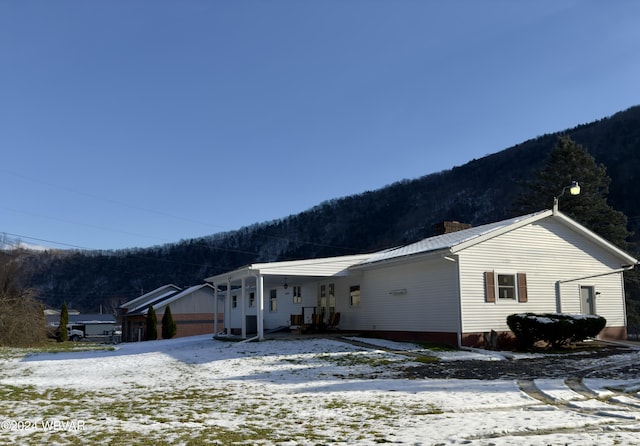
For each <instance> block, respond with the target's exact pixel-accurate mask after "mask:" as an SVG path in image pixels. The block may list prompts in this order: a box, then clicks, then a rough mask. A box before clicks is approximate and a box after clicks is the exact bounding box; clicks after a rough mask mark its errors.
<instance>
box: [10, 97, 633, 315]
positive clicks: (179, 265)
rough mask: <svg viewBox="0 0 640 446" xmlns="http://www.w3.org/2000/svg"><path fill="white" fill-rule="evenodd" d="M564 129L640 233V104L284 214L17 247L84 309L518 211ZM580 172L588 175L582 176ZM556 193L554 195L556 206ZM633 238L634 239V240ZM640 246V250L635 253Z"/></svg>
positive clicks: (52, 290)
mask: <svg viewBox="0 0 640 446" xmlns="http://www.w3.org/2000/svg"><path fill="white" fill-rule="evenodd" d="M559 135H566V136H569V137H570V138H572V139H573V140H574V141H576V142H577V143H579V144H581V145H583V146H584V147H585V148H586V149H587V150H588V151H589V152H590V153H591V155H593V156H594V157H595V159H596V161H597V162H598V163H603V164H604V165H605V166H606V167H607V173H608V175H609V176H610V177H611V179H612V182H611V187H610V194H609V204H611V205H612V206H613V207H614V208H615V209H617V210H619V211H622V212H624V213H625V214H626V215H627V216H628V218H629V229H630V230H631V231H633V232H635V234H636V235H635V236H634V241H637V240H638V239H639V235H640V200H638V197H639V196H640V182H637V181H634V180H635V179H634V173H636V172H640V106H638V107H633V108H631V109H629V110H626V111H624V112H620V113H618V114H616V115H614V116H612V117H609V118H605V119H602V120H599V121H596V122H593V123H590V124H585V125H580V126H578V127H576V128H573V129H570V130H566V131H563V132H559V133H557V134H550V135H544V136H540V137H537V138H535V139H532V140H529V141H527V142H524V143H522V144H519V145H517V146H514V147H511V148H509V149H506V150H503V151H501V152H498V153H495V154H493V155H489V156H486V157H484V158H481V159H477V160H476V159H474V160H472V161H470V162H468V163H467V164H465V165H463V166H459V167H454V168H452V169H451V170H447V171H443V172H439V173H434V174H430V175H426V176H424V177H421V178H418V179H413V180H402V181H399V182H397V183H394V184H391V185H389V186H386V187H384V188H382V189H379V190H375V191H368V192H364V193H361V194H358V195H353V196H349V197H344V198H337V199H334V200H330V201H327V202H324V203H321V204H319V205H317V206H315V207H313V208H311V209H309V210H307V211H304V212H302V213H300V214H297V215H291V216H288V217H285V218H282V219H281V220H276V221H271V222H265V223H257V224H255V225H252V226H249V227H244V228H241V229H239V230H237V231H231V232H226V233H220V234H215V235H212V236H209V237H204V238H199V239H191V240H183V241H180V242H176V243H172V244H167V245H162V246H158V247H152V248H146V249H131V250H121V251H112V252H104V251H99V252H86V251H83V252H73V251H47V252H44V253H33V252H27V251H20V252H16V255H20V256H21V258H22V260H23V261H24V263H25V266H27V268H25V271H26V272H28V274H26V275H25V277H24V278H23V282H24V284H25V285H28V286H32V287H34V288H36V289H37V290H38V291H39V293H40V296H41V298H42V299H43V300H44V301H45V303H46V304H48V305H50V306H53V307H59V306H60V305H61V303H62V301H63V300H66V301H67V302H68V303H69V304H70V306H73V307H75V308H77V309H79V310H81V311H86V312H88V311H97V310H98V308H99V307H100V305H102V306H103V308H113V307H114V306H117V305H118V304H119V303H122V302H124V301H126V300H129V299H131V298H133V297H135V296H137V295H139V294H140V293H141V292H143V291H149V290H151V289H153V288H156V287H158V286H160V285H164V284H167V283H174V284H176V285H179V286H185V285H189V284H196V283H201V282H202V281H203V279H204V278H205V277H207V276H211V275H214V274H218V273H221V272H223V271H225V270H229V269H232V268H235V267H238V266H242V265H246V264H249V263H253V262H266V261H276V260H291V259H300V258H312V257H322V256H333V255H343V254H353V253H362V252H371V251H375V250H379V249H383V248H387V247H391V246H396V245H399V244H404V243H408V242H412V241H415V240H418V239H421V238H424V237H427V236H430V235H433V234H434V232H435V231H434V225H435V224H437V223H440V222H442V221H444V220H458V221H462V222H465V223H471V224H473V225H479V224H484V223H488V222H493V221H497V220H501V219H504V218H508V217H511V216H514V214H516V213H517V210H516V209H515V206H514V202H515V199H516V197H517V194H518V193H519V192H520V191H521V189H522V187H523V186H522V181H523V180H527V179H531V178H532V176H533V175H534V172H535V171H537V170H538V169H540V167H541V166H542V165H543V163H544V161H545V159H546V158H547V156H548V154H549V152H550V151H551V150H552V148H553V147H554V145H555V143H556V141H557V138H558V136H559ZM577 180H578V181H579V178H578V179H577ZM552 203H553V197H549V205H548V208H551V206H552ZM632 246H633V245H632ZM635 254H636V255H637V254H638V253H637V252H635Z"/></svg>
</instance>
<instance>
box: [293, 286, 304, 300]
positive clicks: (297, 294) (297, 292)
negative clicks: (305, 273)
mask: <svg viewBox="0 0 640 446" xmlns="http://www.w3.org/2000/svg"><path fill="white" fill-rule="evenodd" d="M293 303H294V304H301V303H302V287H300V286H294V287H293Z"/></svg>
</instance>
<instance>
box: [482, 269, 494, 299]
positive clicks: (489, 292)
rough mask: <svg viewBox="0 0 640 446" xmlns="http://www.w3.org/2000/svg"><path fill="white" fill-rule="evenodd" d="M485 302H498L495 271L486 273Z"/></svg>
mask: <svg viewBox="0 0 640 446" xmlns="http://www.w3.org/2000/svg"><path fill="white" fill-rule="evenodd" d="M484 301H485V302H495V301H496V283H495V278H494V273H493V271H486V272H485V273H484Z"/></svg>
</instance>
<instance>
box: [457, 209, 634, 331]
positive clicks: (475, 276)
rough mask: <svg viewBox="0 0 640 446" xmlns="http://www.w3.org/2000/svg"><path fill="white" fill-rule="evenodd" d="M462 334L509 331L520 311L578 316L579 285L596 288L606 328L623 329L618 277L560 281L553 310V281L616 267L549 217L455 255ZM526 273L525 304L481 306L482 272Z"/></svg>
mask: <svg viewBox="0 0 640 446" xmlns="http://www.w3.org/2000/svg"><path fill="white" fill-rule="evenodd" d="M458 254H459V259H460V271H461V274H460V275H461V285H460V290H461V300H462V315H463V332H465V333H473V332H485V331H489V330H491V329H494V330H497V331H498V330H508V326H507V324H506V317H507V315H509V314H512V313H521V312H555V311H558V310H559V309H561V310H562V311H563V312H576V313H577V312H580V293H579V286H580V285H581V284H582V285H591V286H595V289H596V292H600V295H598V296H597V298H596V311H597V312H598V314H600V315H601V316H603V317H605V318H606V319H607V326H622V325H624V324H625V318H624V293H623V287H622V280H621V276H620V274H613V275H611V274H610V275H605V276H600V277H594V278H590V279H584V280H578V281H573V282H568V283H564V284H562V285H561V286H559V288H560V290H561V294H560V295H561V299H562V301H561V302H560V304H561V305H560V307H561V308H558V302H557V292H556V289H557V287H558V284H557V282H558V281H563V280H570V279H576V278H580V277H585V276H589V275H596V274H603V273H607V272H610V271H612V270H614V269H617V268H619V267H620V263H619V262H620V261H619V260H617V259H616V258H615V257H614V256H613V255H611V254H610V253H609V252H607V251H605V250H603V249H602V248H600V247H598V246H596V245H595V244H593V243H591V242H589V241H588V240H587V239H585V238H584V237H581V236H579V235H578V234H576V233H575V232H573V231H571V230H570V229H569V228H567V227H566V226H564V225H561V224H559V223H557V222H555V221H553V220H551V219H545V220H541V221H539V222H536V223H534V224H531V225H527V226H524V227H522V228H519V229H516V230H514V231H511V232H508V233H506V234H503V235H501V236H499V237H496V238H494V239H491V240H487V241H485V242H483V243H480V244H478V245H475V246H472V247H470V248H467V249H465V250H463V251H460V252H459V253H458ZM493 270H495V271H496V272H504V273H517V272H522V273H526V275H527V292H528V302H523V303H518V302H513V301H509V302H505V301H504V300H500V299H496V302H495V303H486V302H485V290H484V275H483V273H484V272H485V271H493Z"/></svg>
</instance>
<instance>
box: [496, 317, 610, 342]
mask: <svg viewBox="0 0 640 446" xmlns="http://www.w3.org/2000/svg"><path fill="white" fill-rule="evenodd" d="M606 324H607V320H606V319H605V318H603V317H602V316H597V315H589V314H566V313H543V314H535V313H517V314H511V315H509V316H507V325H508V326H509V328H510V329H511V331H512V332H513V333H514V334H515V336H516V338H517V339H518V344H519V346H520V348H521V349H529V348H531V347H533V345H534V344H535V343H536V342H538V341H542V342H545V343H546V344H547V345H549V346H551V347H562V346H566V345H568V344H571V343H574V342H580V341H584V340H585V339H588V338H594V337H596V336H597V335H598V333H600V331H601V330H602V329H603V328H604V327H605V325H606Z"/></svg>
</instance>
